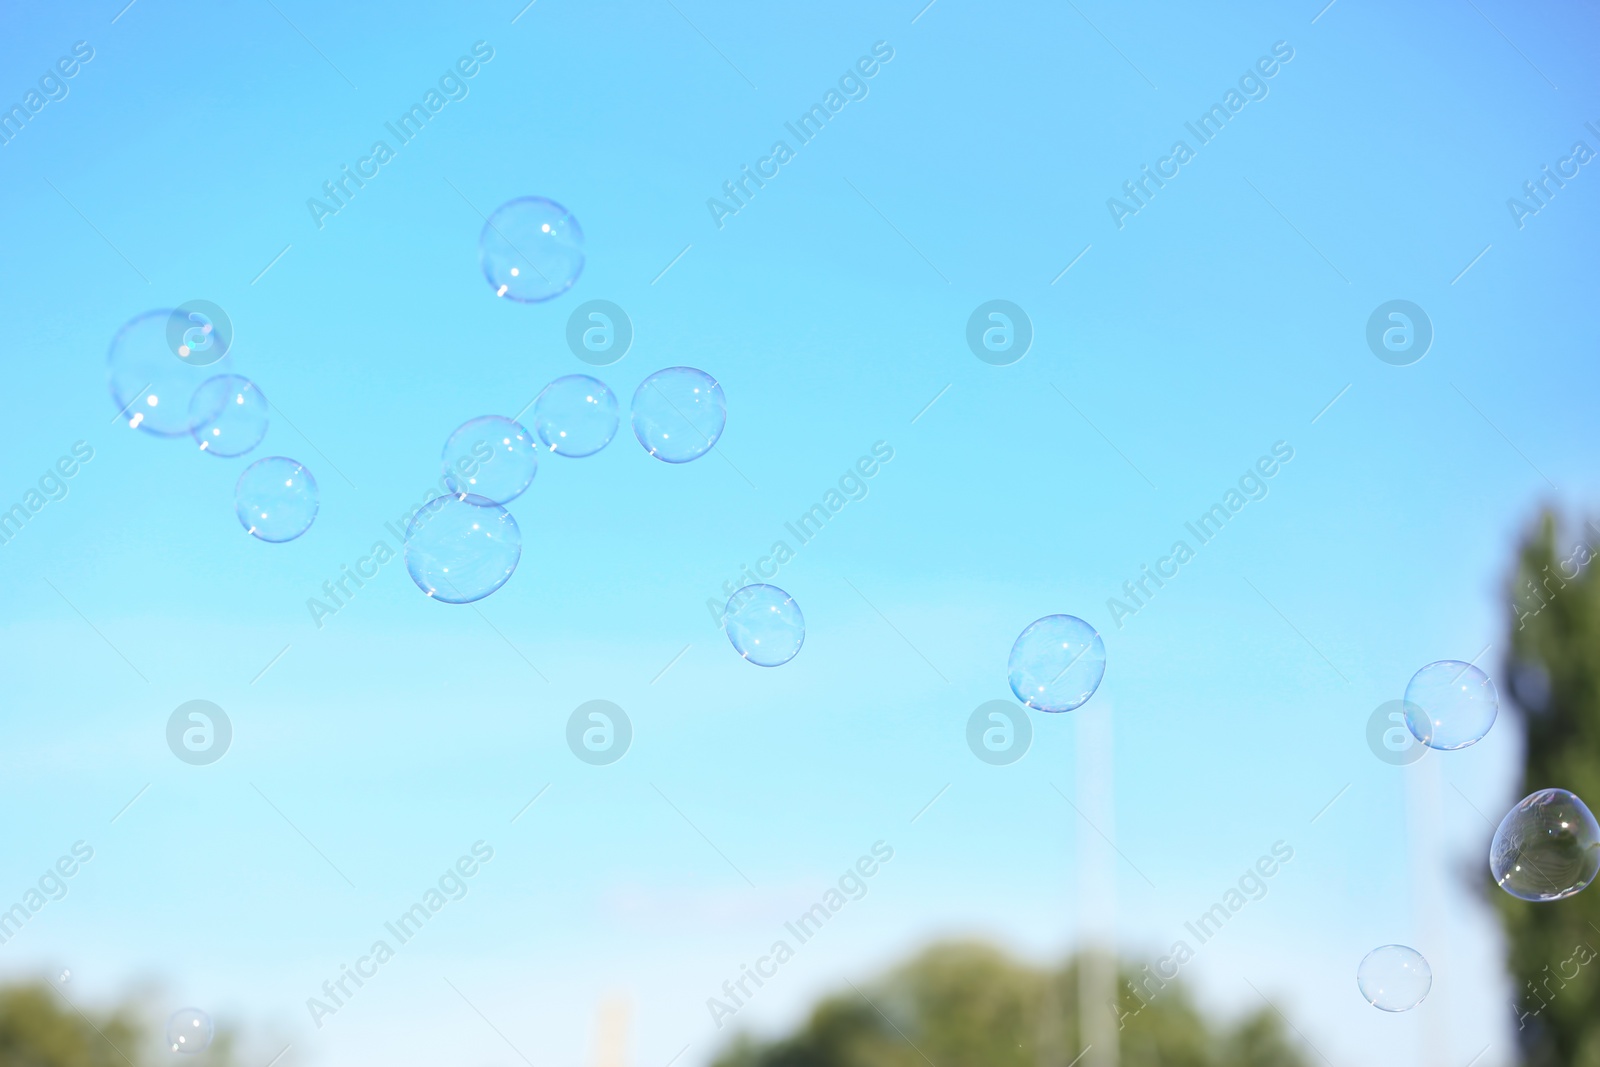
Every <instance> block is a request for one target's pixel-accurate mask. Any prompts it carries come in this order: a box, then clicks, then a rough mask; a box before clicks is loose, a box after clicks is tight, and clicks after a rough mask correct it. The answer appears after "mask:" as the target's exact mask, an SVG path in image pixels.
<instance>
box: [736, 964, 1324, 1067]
mask: <svg viewBox="0 0 1600 1067" xmlns="http://www.w3.org/2000/svg"><path fill="white" fill-rule="evenodd" d="M1083 966H1084V960H1083V959H1082V958H1081V957H1076V958H1073V959H1070V960H1068V961H1067V962H1066V963H1064V964H1063V965H1061V966H1060V967H1056V968H1051V969H1039V968H1034V967H1030V966H1027V965H1025V964H1022V963H1019V962H1017V961H1015V960H1013V959H1011V958H1009V957H1008V956H1006V955H1005V954H1004V953H1002V952H1001V951H999V950H998V949H995V948H993V947H991V946H988V945H984V944H978V943H973V942H951V943H943V944H937V945H934V946H932V947H930V948H928V949H927V950H925V951H923V952H922V953H921V954H919V955H918V956H916V957H915V958H914V959H912V960H910V961H908V962H906V963H904V964H902V965H901V966H899V967H896V968H895V969H893V970H892V971H890V972H889V973H888V974H887V975H885V976H883V977H882V978H880V979H878V980H877V981H874V982H871V983H868V984H866V985H864V986H862V987H860V988H859V989H857V988H851V989H849V990H847V991H844V992H841V993H838V994H836V995H834V996H830V997H828V998H826V999H824V1000H823V1001H822V1002H821V1003H820V1004H818V1005H817V1006H816V1008H815V1009H813V1010H812V1012H811V1015H810V1018H809V1019H808V1020H807V1021H806V1023H805V1024H804V1025H803V1026H802V1027H801V1028H800V1029H799V1030H798V1031H797V1032H796V1033H794V1034H792V1035H789V1036H787V1037H784V1038H781V1039H779V1040H776V1041H772V1042H761V1041H757V1040H755V1039H752V1038H750V1037H748V1036H741V1037H738V1038H735V1039H734V1041H733V1043H732V1044H731V1045H730V1046H729V1047H728V1048H727V1049H726V1050H725V1051H724V1052H723V1054H722V1055H721V1056H720V1057H719V1058H718V1059H717V1060H716V1061H715V1063H714V1064H713V1067H927V1064H928V1063H929V1062H932V1063H936V1064H938V1065H939V1067H1041V1065H1044V1067H1067V1065H1068V1064H1069V1063H1072V1062H1073V1060H1074V1059H1075V1058H1076V1057H1078V1056H1079V1054H1080V1053H1081V1052H1082V1050H1083V1048H1084V1045H1085V1043H1086V1042H1085V1040H1084V1038H1083V1036H1082V1035H1083V1032H1084V1029H1085V1028H1084V1027H1083V1026H1082V1020H1081V1019H1080V1018H1079V1017H1078V1010H1077V1005H1078V1003H1079V999H1078V978H1079V973H1080V970H1081V969H1082V967H1083ZM1142 977H1143V975H1142V974H1141V973H1138V972H1135V971H1133V970H1131V969H1127V968H1124V969H1123V970H1122V973H1121V975H1120V980H1119V983H1118V985H1119V988H1120V989H1122V990H1123V995H1122V997H1121V1001H1120V1003H1119V1004H1118V1005H1116V1006H1113V1005H1110V1004H1108V1005H1106V1011H1107V1013H1108V1015H1109V1016H1111V1017H1112V1018H1113V1019H1116V1018H1117V1017H1119V1016H1120V1020H1121V1022H1120V1025H1121V1029H1120V1030H1118V1031H1117V1034H1118V1043H1119V1054H1120V1063H1121V1067H1307V1061H1306V1060H1305V1059H1304V1058H1303V1057H1302V1056H1301V1055H1300V1054H1299V1053H1298V1052H1297V1051H1295V1049H1294V1048H1293V1047H1292V1046H1291V1045H1290V1044H1289V1043H1288V1041H1287V1039H1286V1037H1285V1034H1284V1032H1283V1028H1282V1026H1281V1024H1280V1023H1279V1022H1278V1020H1277V1018H1276V1017H1275V1016H1273V1015H1272V1014H1271V1013H1270V1012H1268V1011H1266V1010H1265V1009H1263V1010H1262V1011H1261V1012H1259V1013H1256V1014H1253V1015H1249V1016H1247V1017H1245V1018H1243V1019H1241V1020H1239V1021H1237V1022H1235V1023H1232V1024H1231V1025H1217V1024H1214V1023H1211V1022H1208V1021H1207V1020H1206V1019H1205V1018H1204V1017H1203V1016H1202V1015H1201V1014H1200V1012H1199V1011H1198V1009H1197V1008H1196V1007H1195V1005H1194V1003H1193V1001H1192V1000H1191V999H1190V997H1189V995H1188V994H1187V992H1186V990H1185V989H1184V987H1183V985H1182V983H1181V981H1172V982H1168V983H1166V984H1165V985H1164V986H1163V987H1162V988H1160V989H1159V990H1157V991H1156V992H1154V993H1153V994H1152V995H1150V996H1148V998H1141V997H1138V996H1135V995H1134V993H1133V992H1132V984H1133V983H1135V982H1137V981H1138V980H1139V979H1140V978H1142ZM1113 1025H1115V1023H1114V1024H1113Z"/></svg>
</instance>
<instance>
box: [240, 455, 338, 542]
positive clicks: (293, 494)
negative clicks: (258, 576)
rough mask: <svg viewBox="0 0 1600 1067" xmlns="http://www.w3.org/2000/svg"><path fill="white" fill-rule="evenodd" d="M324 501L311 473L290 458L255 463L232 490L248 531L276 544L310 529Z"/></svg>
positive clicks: (269, 459) (271, 458)
mask: <svg viewBox="0 0 1600 1067" xmlns="http://www.w3.org/2000/svg"><path fill="white" fill-rule="evenodd" d="M321 499H322V498H321V496H320V494H319V493H318V491H317V480H316V479H315V478H313V477H312V476H311V472H310V471H308V470H306V469H305V467H303V466H301V465H300V463H299V462H298V461H296V460H292V459H290V458H288V457H287V456H268V457H267V458H266V459H258V460H256V461H255V462H254V463H252V464H250V466H248V467H246V468H245V469H244V473H242V474H240V475H239V483H238V484H237V485H236V486H234V489H233V509H234V513H235V514H236V515H238V516H239V522H240V524H241V525H243V526H244V528H245V531H246V532H247V533H249V534H250V535H251V536H252V537H258V538H260V539H261V540H263V541H270V542H272V543H273V544H280V543H282V542H284V541H293V540H294V539H295V538H296V537H299V536H300V535H301V534H303V533H305V532H306V531H307V530H309V529H311V523H312V521H313V520H315V519H316V517H317V507H318V506H319V504H320V502H321Z"/></svg>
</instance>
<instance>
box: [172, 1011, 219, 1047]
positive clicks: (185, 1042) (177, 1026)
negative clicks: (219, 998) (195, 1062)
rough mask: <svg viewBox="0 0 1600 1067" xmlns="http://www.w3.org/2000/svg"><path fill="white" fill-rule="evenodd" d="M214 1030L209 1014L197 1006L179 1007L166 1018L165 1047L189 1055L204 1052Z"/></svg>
mask: <svg viewBox="0 0 1600 1067" xmlns="http://www.w3.org/2000/svg"><path fill="white" fill-rule="evenodd" d="M214 1032H215V1031H214V1030H213V1028H212V1025H211V1016H209V1015H207V1014H206V1013H205V1012H203V1011H201V1010H200V1009H199V1008H179V1009H178V1010H177V1011H175V1012H173V1013H172V1018H170V1019H168V1020H167V1047H168V1048H170V1049H171V1050H172V1051H173V1052H184V1053H188V1054H190V1055H193V1054H194V1053H197V1052H204V1051H205V1050H206V1046H207V1045H209V1044H211V1037H212V1034H213V1033H214Z"/></svg>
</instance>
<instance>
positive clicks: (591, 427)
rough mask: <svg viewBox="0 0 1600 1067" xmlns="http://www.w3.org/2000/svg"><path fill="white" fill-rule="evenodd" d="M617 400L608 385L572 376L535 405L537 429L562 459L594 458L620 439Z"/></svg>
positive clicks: (547, 391)
mask: <svg viewBox="0 0 1600 1067" xmlns="http://www.w3.org/2000/svg"><path fill="white" fill-rule="evenodd" d="M619 421H620V417H619V416H618V415H617V398H616V396H615V395H613V394H612V392H611V390H610V389H608V388H606V383H605V382H602V381H601V380H600V379H598V378H591V377H589V376H588V375H587V374H569V375H567V376H566V377H565V378H557V379H556V380H555V381H553V382H551V383H550V384H549V385H547V386H545V387H544V392H542V393H540V394H539V399H538V400H535V401H534V402H533V429H534V432H535V433H537V434H538V435H539V440H541V441H543V442H544V443H545V447H546V448H548V449H550V451H551V452H554V453H555V454H556V455H558V456H568V457H570V458H572V459H578V458H580V457H582V456H592V455H594V454H595V453H596V452H598V451H600V450H601V449H602V448H604V447H606V445H609V444H610V443H611V439H612V438H613V437H615V436H616V433H617V424H618V422H619Z"/></svg>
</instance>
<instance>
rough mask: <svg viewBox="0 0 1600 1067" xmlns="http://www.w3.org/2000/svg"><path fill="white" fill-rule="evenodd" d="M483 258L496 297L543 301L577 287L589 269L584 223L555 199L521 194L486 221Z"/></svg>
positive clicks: (480, 239)
mask: <svg viewBox="0 0 1600 1067" xmlns="http://www.w3.org/2000/svg"><path fill="white" fill-rule="evenodd" d="M478 258H479V260H480V261H481V262H482V264H483V276H484V277H485V278H487V279H489V285H490V287H491V288H493V289H494V295H495V296H505V297H510V298H511V299H512V300H515V301H518V302H519V303H523V304H537V303H540V302H541V301H544V300H549V299H551V298H552V297H556V296H560V295H561V294H562V293H564V292H566V291H567V290H568V289H571V288H572V283H573V282H575V281H577V280H578V275H579V274H581V273H583V227H581V226H579V225H578V220H577V219H575V218H573V217H572V212H570V211H568V210H567V209H566V208H564V207H562V206H561V205H560V204H558V203H556V202H555V201H554V200H546V199H545V198H544V197H542V196H524V197H519V198H518V199H516V200H511V201H508V202H506V203H504V204H501V205H500V206H499V207H497V208H495V211H494V214H493V215H490V216H489V221H488V222H486V223H484V225H483V233H482V234H481V235H479V237H478Z"/></svg>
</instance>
